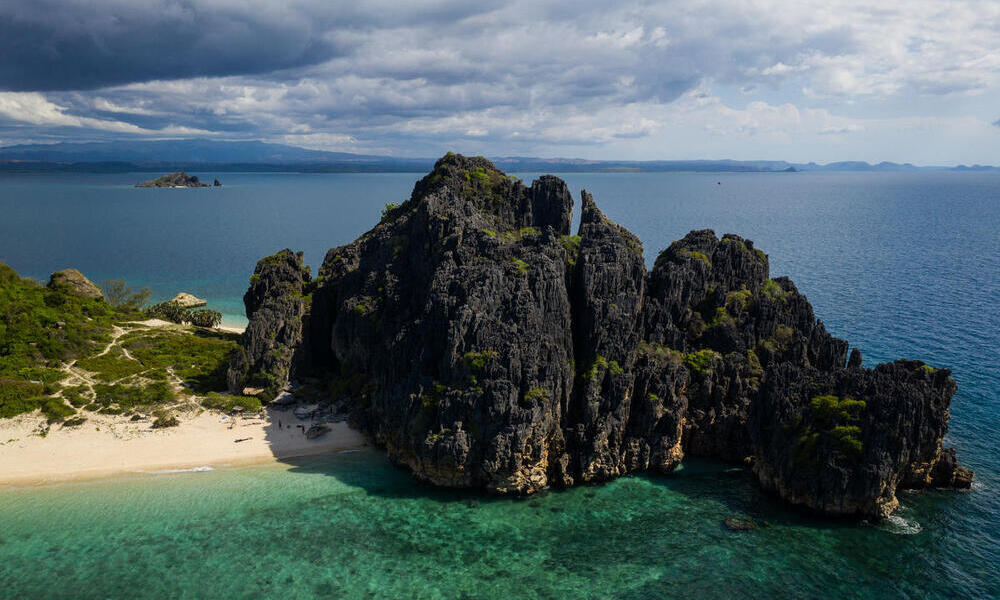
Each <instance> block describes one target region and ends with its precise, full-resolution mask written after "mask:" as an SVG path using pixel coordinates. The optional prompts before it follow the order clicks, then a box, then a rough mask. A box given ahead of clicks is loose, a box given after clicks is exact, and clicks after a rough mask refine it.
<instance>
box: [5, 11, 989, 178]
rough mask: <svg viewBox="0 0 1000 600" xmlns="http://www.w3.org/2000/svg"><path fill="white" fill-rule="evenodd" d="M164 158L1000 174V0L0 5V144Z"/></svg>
mask: <svg viewBox="0 0 1000 600" xmlns="http://www.w3.org/2000/svg"><path fill="white" fill-rule="evenodd" d="M612 4H613V7H612ZM178 138H204V139H219V140H262V141H268V142H278V143H287V144H292V145H296V146H302V147H307V148H315V149H320V150H332V151H340V152H357V153H365V154H387V155H394V156H411V157H433V156H437V155H440V154H443V153H444V152H445V151H449V150H454V151H459V152H463V153H466V154H486V155H490V156H540V157H580V158H591V159H619V160H658V159H697V158H704V159H722V158H732V159H743V160H752V159H768V160H789V161H796V162H798V161H817V162H830V161H837V160H867V161H870V162H878V161H883V160H888V161H894V162H913V163H916V164H925V165H930V164H933V165H953V164H974V163H979V164H1000V1H997V0H907V1H905V2H903V1H897V2H893V1H891V0H881V1H880V2H873V1H870V0H869V1H865V2H859V1H854V0H823V1H822V2H814V1H797V2H788V1H787V0H784V1H781V2H777V1H772V0H713V1H699V0H683V1H677V2H673V1H667V2H633V1H630V0H620V1H618V2H615V3H609V2H597V1H590V0H578V1H575V2H560V3H553V2H542V1H539V0H531V1H525V2H521V1H513V2H490V1H479V2H470V1H468V0H461V1H457V0H441V1H424V0H407V1H406V2H400V1H398V0H397V1H387V0H365V1H364V2H330V1H328V0H287V1H285V2H274V1H272V0H180V1H178V0H156V1H145V0H4V2H2V3H0V145H12V144H21V143H49V142H60V141H63V142H67V141H68V142H73V141H99V140H116V139H129V140H136V139H178Z"/></svg>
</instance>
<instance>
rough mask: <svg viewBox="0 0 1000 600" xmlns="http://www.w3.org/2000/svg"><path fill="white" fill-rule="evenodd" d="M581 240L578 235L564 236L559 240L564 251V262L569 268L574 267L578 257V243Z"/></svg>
mask: <svg viewBox="0 0 1000 600" xmlns="http://www.w3.org/2000/svg"><path fill="white" fill-rule="evenodd" d="M581 241H582V238H581V237H580V236H578V235H564V236H561V237H560V238H559V242H560V243H561V244H562V247H563V248H565V249H566V262H568V263H569V266H571V267H573V266H576V259H577V258H578V257H579V256H580V242H581Z"/></svg>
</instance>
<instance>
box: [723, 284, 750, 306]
mask: <svg viewBox="0 0 1000 600" xmlns="http://www.w3.org/2000/svg"><path fill="white" fill-rule="evenodd" d="M752 297H753V294H752V293H751V292H750V290H748V289H747V288H746V287H745V286H744V287H743V288H742V289H740V290H739V291H736V292H729V294H727V295H726V308H728V309H735V308H736V307H737V306H738V307H740V308H741V309H743V310H746V309H747V308H748V307H749V306H750V300H751V298H752Z"/></svg>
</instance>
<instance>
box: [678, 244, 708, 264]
mask: <svg viewBox="0 0 1000 600" xmlns="http://www.w3.org/2000/svg"><path fill="white" fill-rule="evenodd" d="M677 255H678V256H683V257H685V258H694V259H697V260H700V261H703V262H704V263H705V264H708V265H711V264H712V263H711V261H710V260H708V257H707V256H705V254H704V253H702V252H698V251H697V250H688V249H687V248H681V249H680V250H678V251H677Z"/></svg>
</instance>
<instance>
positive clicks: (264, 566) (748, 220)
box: [0, 173, 1000, 598]
mask: <svg viewBox="0 0 1000 600" xmlns="http://www.w3.org/2000/svg"><path fill="white" fill-rule="evenodd" d="M197 174H198V175H199V176H201V177H203V178H205V179H210V178H211V177H215V176H216V175H215V174H209V173H205V174H203V173H197ZM152 175H153V174H150V176H152ZM218 176H219V177H220V179H222V181H223V182H224V183H225V184H226V186H225V187H224V188H222V189H221V190H219V189H208V190H136V189H134V188H132V187H131V185H132V184H134V183H135V181H136V180H139V179H143V178H148V177H146V176H145V175H136V174H126V175H52V176H48V175H46V176H34V175H32V176H9V175H5V176H2V177H0V215H2V219H0V260H2V261H5V262H8V263H9V264H11V265H12V266H13V267H15V268H16V269H18V270H19V271H20V272H22V273H23V274H25V275H30V276H34V277H39V278H41V277H45V276H47V275H48V273H49V272H51V271H53V270H56V269H60V268H65V267H67V266H74V267H77V268H79V269H81V270H82V271H83V272H84V273H86V274H87V275H88V276H90V277H91V278H92V279H95V280H98V281H99V280H101V279H104V278H125V279H127V280H128V281H129V282H130V283H132V284H135V285H151V286H152V287H153V288H154V290H155V291H156V293H157V294H158V295H159V298H166V297H169V296H172V295H173V294H175V293H176V292H177V291H181V290H184V291H188V292H191V293H195V294H197V295H199V296H204V297H207V298H208V299H209V300H210V302H211V305H213V306H215V307H216V308H219V309H220V310H223V312H226V313H227V314H228V316H229V318H230V319H239V318H240V316H241V302H240V296H241V295H242V293H243V291H244V289H245V287H246V280H247V277H248V276H249V274H250V273H251V271H252V268H253V265H254V263H255V262H256V259H257V258H259V257H260V256H262V255H264V254H268V253H270V252H273V251H275V250H277V249H280V248H283V247H286V246H288V247H291V248H294V249H302V250H305V251H306V260H307V262H309V263H311V264H312V265H313V268H314V269H315V268H316V267H317V266H318V264H319V262H320V260H321V257H322V255H323V253H324V252H325V250H326V249H327V248H329V247H331V246H334V245H338V244H342V243H345V242H348V241H350V240H352V239H354V238H355V237H356V236H357V235H358V234H360V233H361V232H363V231H364V230H366V229H367V228H368V227H370V226H371V225H372V224H373V223H374V222H375V220H377V218H378V215H379V212H380V210H381V208H382V206H383V205H384V204H385V203H386V202H390V201H399V200H401V199H404V198H405V197H407V196H408V194H409V191H410V189H411V187H412V184H413V182H414V181H415V179H416V178H417V176H416V175H415V174H368V175H342V174H336V175H332V174H331V175H293V174H230V173H224V174H219V175H218ZM521 177H522V179H525V180H529V179H530V178H531V175H530V174H521ZM564 177H565V179H566V180H567V182H568V183H569V185H570V187H571V188H572V189H573V190H574V193H577V192H578V191H579V189H580V188H586V189H588V190H590V191H592V192H594V194H595V197H596V199H597V201H598V204H599V205H600V206H601V207H602V208H603V209H604V210H605V212H606V213H607V214H608V216H609V217H611V218H612V219H614V220H616V221H618V222H619V223H622V224H623V225H625V226H627V227H629V228H630V229H632V230H633V231H634V232H636V233H637V234H638V235H639V236H640V237H641V238H642V240H643V242H644V245H645V249H646V257H647V261H649V262H651V261H652V259H653V258H654V257H655V253H656V252H657V251H658V250H659V249H661V248H663V247H665V246H666V245H668V244H669V243H670V241H672V240H674V239H677V238H679V237H681V236H682V235H683V234H684V233H686V232H687V231H688V230H690V229H692V228H701V227H712V228H714V229H716V231H717V232H718V233H720V234H721V233H723V232H729V231H732V232H735V233H739V234H741V235H744V236H746V237H749V238H751V239H753V240H754V241H755V242H756V243H757V245H758V246H759V247H760V248H762V249H764V250H765V251H766V252H768V253H769V254H770V257H771V265H772V274H774V275H779V274H786V275H789V276H791V277H792V278H793V279H794V280H795V282H796V284H797V285H798V287H799V289H800V290H802V291H803V292H804V293H805V294H807V295H808V296H809V299H810V301H811V302H812V303H813V305H814V307H815V309H816V313H817V315H819V316H820V317H821V318H822V319H823V320H824V322H825V323H826V324H827V327H828V329H830V330H831V331H832V332H833V333H834V334H836V335H838V336H841V337H844V338H847V339H848V340H850V341H851V343H852V345H856V346H858V347H859V348H860V349H861V350H862V352H863V353H864V355H865V362H866V364H867V365H869V366H871V365H874V364H875V363H877V362H880V361H884V360H890V359H892V358H896V357H899V356H905V357H910V358H919V359H923V360H926V361H927V362H929V363H930V364H933V365H938V366H948V367H950V368H952V369H954V377H955V379H956V380H957V381H958V384H959V392H958V394H957V395H956V396H955V399H954V401H953V404H952V421H951V433H950V434H949V437H948V439H947V440H946V441H947V443H948V444H950V445H954V446H956V447H957V449H958V452H959V458H960V460H962V462H963V463H965V464H968V465H969V466H970V467H972V468H973V469H975V470H976V479H977V482H976V484H975V488H974V490H973V491H972V492H971V493H942V492H927V493H907V494H904V495H902V497H901V501H902V504H903V510H902V511H901V513H900V518H899V519H896V520H895V521H894V522H890V523H887V524H884V525H879V526H868V525H864V524H856V523H843V522H832V523H831V522H827V521H817V520H813V519H810V518H807V517H804V516H801V515H798V514H796V513H795V512H793V511H790V510H788V509H787V508H786V507H785V506H783V505H781V504H780V503H777V502H776V501H774V500H772V499H770V498H768V497H766V496H763V495H762V494H760V493H759V492H758V491H757V490H756V488H755V487H754V486H753V485H752V483H751V482H750V481H748V480H747V478H746V476H745V475H744V474H742V473H741V472H740V471H738V470H737V471H730V470H728V467H726V466H725V465H719V464H715V463H698V464H693V465H692V464H687V465H686V467H685V469H684V471H683V472H682V473H680V474H678V475H676V476H671V477H632V478H627V479H623V480H620V481H617V482H614V483H612V484H609V485H606V486H603V487H594V488H580V489H574V490H570V491H567V492H562V493H553V494H549V495H547V496H545V497H543V498H539V499H537V500H530V501H521V502H519V501H513V500H499V499H486V498H478V497H474V496H468V495H463V494H452V493H448V492H444V491H440V490H432V489H428V488H426V487H422V486H417V485H416V484H414V483H412V482H411V481H410V479H409V477H408V475H406V474H405V473H402V472H399V471H397V470H395V469H392V468H391V467H388V466H387V465H386V464H385V462H384V460H383V459H382V458H381V457H380V456H379V455H378V454H374V453H361V454H347V455H337V456H334V457H332V458H331V459H328V460H326V461H320V462H313V463H309V464H299V465H284V466H280V467H272V468H247V469H235V470H218V471H211V472H204V473H182V474H171V475H157V476H141V477H140V476H137V477H130V478H125V479H122V480H115V481H109V482H100V483H87V484H72V485H62V486H52V487H46V488H32V489H21V490H16V489H15V490H11V489H7V490H0V597H11V598H15V597H17V598H20V597H84V596H89V597H121V596H146V597H176V596H186V597H219V596H234V597H255V596H256V597H274V596H285V597H296V596H299V597H310V596H319V597H347V598H350V597H358V598H366V597H385V598H392V597H406V598H409V597H426V598H436V597H439V598H452V597H454V598H458V597H472V598H481V597H487V598H488V597H504V598H510V597H539V598H547V597H551V598H573V597H594V598H603V597H616V598H661V597H679V596H688V597H690V596H693V597H761V596H765V595H767V596H774V597H807V598H808V597H830V596H835V597H868V598H883V597H910V598H923V597H966V598H993V597H1000V573H998V570H1000V567H998V565H1000V495H998V490H1000V457H998V450H997V446H998V441H1000V437H998V433H997V432H998V431H1000V393H998V389H1000V350H998V349H1000V311H998V310H997V307H998V306H1000V233H998V232H1000V175H997V174H989V173H913V174H891V173H883V174H872V173H865V174H861V173H814V174H804V173H800V174H678V173H671V174H568V175H565V176H564ZM720 184H721V185H720ZM470 501H472V502H471V504H473V506H470ZM731 515H746V516H750V517H753V518H755V519H758V520H762V521H763V520H766V521H769V522H770V523H771V527H768V528H766V529H761V530H758V531H755V532H752V533H748V534H737V533H732V532H729V531H727V530H725V529H724V528H723V527H722V524H721V522H722V519H724V518H725V517H727V516H731Z"/></svg>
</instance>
